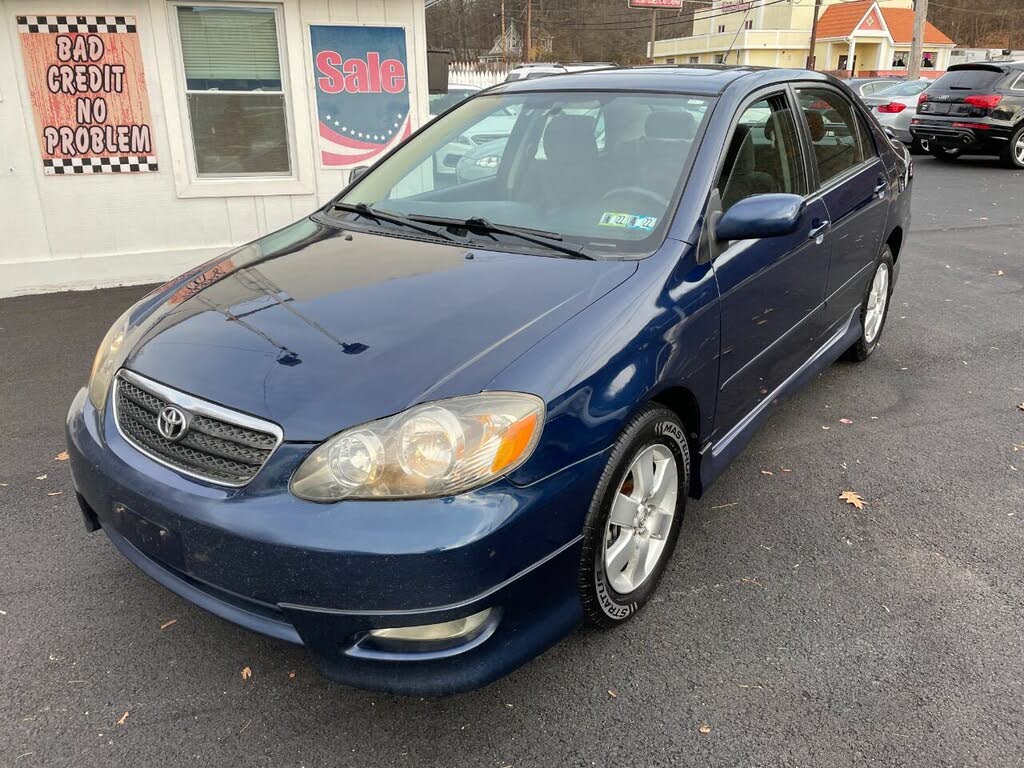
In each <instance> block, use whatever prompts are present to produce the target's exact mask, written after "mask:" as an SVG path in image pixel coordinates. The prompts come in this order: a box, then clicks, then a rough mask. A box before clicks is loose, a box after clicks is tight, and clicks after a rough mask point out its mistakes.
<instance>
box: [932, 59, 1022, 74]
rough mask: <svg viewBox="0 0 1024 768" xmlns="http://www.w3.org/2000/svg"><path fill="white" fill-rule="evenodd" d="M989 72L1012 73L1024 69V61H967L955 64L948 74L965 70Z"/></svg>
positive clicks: (948, 70)
mask: <svg viewBox="0 0 1024 768" xmlns="http://www.w3.org/2000/svg"><path fill="white" fill-rule="evenodd" d="M971 69H974V70H978V69H980V70H987V71H989V72H1010V71H1012V70H1018V69H1024V61H965V62H964V63H963V64H953V65H952V66H950V68H949V69H947V70H946V71H947V72H963V71H964V70H971Z"/></svg>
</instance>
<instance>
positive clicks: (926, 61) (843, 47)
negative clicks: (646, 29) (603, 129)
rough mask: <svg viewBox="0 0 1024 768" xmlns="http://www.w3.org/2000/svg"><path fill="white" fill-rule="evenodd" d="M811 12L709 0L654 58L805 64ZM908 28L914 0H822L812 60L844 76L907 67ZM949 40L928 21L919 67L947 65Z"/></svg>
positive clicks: (806, 0)
mask: <svg viewBox="0 0 1024 768" xmlns="http://www.w3.org/2000/svg"><path fill="white" fill-rule="evenodd" d="M702 17H703V18H702ZM813 18H814V0H788V2H780V3H758V2H746V1H743V2H737V1H736V0H713V3H712V6H711V8H709V9H708V10H706V11H699V12H698V14H697V19H696V20H695V21H694V24H693V35H691V36H690V37H679V38H672V39H668V40H658V41H656V42H655V43H654V50H653V56H652V58H653V60H654V61H655V62H656V63H661V64H750V65H753V66H767V67H803V66H804V65H805V64H806V61H807V53H808V48H809V45H810V38H811V24H812V21H813ZM913 28H914V10H913V0H862V1H861V2H843V1H842V0H822V12H821V15H820V17H819V19H818V39H817V45H816V46H815V51H814V53H815V57H816V68H817V69H821V70H827V71H831V72H833V73H835V74H838V75H840V76H847V77H848V76H851V75H856V76H862V77H863V76H872V75H876V74H881V75H894V74H906V70H907V63H908V61H909V58H910V41H911V37H912V35H913ZM953 46H954V43H953V41H952V40H950V39H949V37H947V36H946V35H945V34H943V33H942V32H941V31H940V30H939V29H937V28H936V27H935V26H933V25H932V24H928V25H927V27H926V31H925V39H924V51H923V56H922V69H921V73H922V75H924V76H938V75H939V74H941V73H942V72H944V71H945V70H946V68H947V67H948V66H949V53H950V51H951V50H952V49H953ZM649 53H651V52H650V51H649Z"/></svg>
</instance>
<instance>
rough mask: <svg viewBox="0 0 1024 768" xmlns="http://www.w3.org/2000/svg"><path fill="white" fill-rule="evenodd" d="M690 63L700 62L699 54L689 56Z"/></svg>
mask: <svg viewBox="0 0 1024 768" xmlns="http://www.w3.org/2000/svg"><path fill="white" fill-rule="evenodd" d="M690 63H691V64H700V56H691V57H690Z"/></svg>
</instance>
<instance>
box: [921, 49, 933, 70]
mask: <svg viewBox="0 0 1024 768" xmlns="http://www.w3.org/2000/svg"><path fill="white" fill-rule="evenodd" d="M921 66H922V67H925V68H926V69H935V51H925V53H924V55H923V56H922V57H921Z"/></svg>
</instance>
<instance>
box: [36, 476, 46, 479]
mask: <svg viewBox="0 0 1024 768" xmlns="http://www.w3.org/2000/svg"><path fill="white" fill-rule="evenodd" d="M45 479H46V475H40V476H39V477H37V478H36V480H45Z"/></svg>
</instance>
